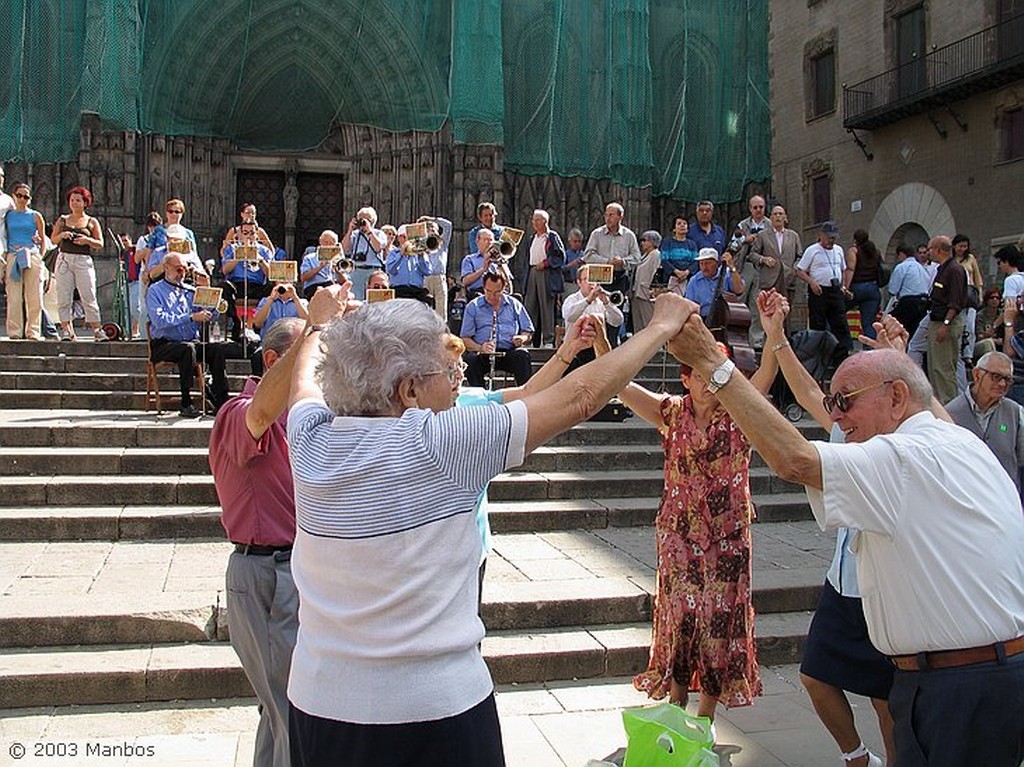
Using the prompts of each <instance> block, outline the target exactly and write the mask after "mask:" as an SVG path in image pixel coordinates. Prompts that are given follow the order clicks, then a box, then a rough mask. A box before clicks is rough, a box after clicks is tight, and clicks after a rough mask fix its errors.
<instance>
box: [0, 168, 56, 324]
mask: <svg viewBox="0 0 1024 767" xmlns="http://www.w3.org/2000/svg"><path fill="white" fill-rule="evenodd" d="M11 191H12V192H13V199H14V207H13V208H8V209H7V210H6V212H4V214H3V221H2V222H0V223H2V224H3V227H2V228H3V230H4V238H5V243H6V247H5V248H4V251H5V252H4V254H3V258H4V284H5V286H6V292H7V337H8V338H11V339H21V338H27V339H29V340H30V341H41V340H42V334H41V332H40V328H41V322H42V314H43V283H42V275H43V269H44V264H43V257H42V253H41V251H40V247H41V246H42V245H43V243H45V242H46V222H45V221H44V220H43V216H42V214H41V213H38V212H37V211H35V210H32V208H30V207H29V203H30V202H31V201H32V189H31V188H30V187H29V185H28V184H15V185H14V188H13V189H12V190H11Z"/></svg>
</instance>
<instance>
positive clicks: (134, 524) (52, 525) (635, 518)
mask: <svg viewBox="0 0 1024 767" xmlns="http://www.w3.org/2000/svg"><path fill="white" fill-rule="evenodd" d="M753 502H754V506H755V508H756V509H757V519H758V522H759V523H774V522H799V521H807V520H810V519H811V510H810V506H809V505H808V503H807V497H806V495H805V494H804V493H803V492H798V493H773V494H767V495H754V496H753ZM658 504H659V498H658V497H642V498H580V499H574V500H560V501H503V502H501V501H499V502H493V503H491V505H490V520H491V527H492V529H493V530H494V531H495V532H501V533H512V532H532V531H537V532H542V531H551V530H574V529H587V530H597V529H602V528H607V527H632V526H637V525H650V524H653V522H654V517H655V514H656V513H657V511H658ZM222 533H223V529H222V528H221V526H220V507H219V506H216V505H210V504H192V505H189V504H181V505H178V504H175V505H157V506H139V505H124V506H74V507H70V506H69V507H49V506H12V507H7V508H3V507H0V541H90V540H97V541H130V540H146V539H152V538H157V539H161V538H208V537H216V536H219V535H221V534H222Z"/></svg>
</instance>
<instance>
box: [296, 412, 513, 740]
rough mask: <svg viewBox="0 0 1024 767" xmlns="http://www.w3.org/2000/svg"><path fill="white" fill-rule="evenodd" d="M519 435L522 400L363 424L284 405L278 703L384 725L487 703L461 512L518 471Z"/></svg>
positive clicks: (488, 688) (468, 538)
mask: <svg viewBox="0 0 1024 767" xmlns="http://www.w3.org/2000/svg"><path fill="white" fill-rule="evenodd" d="M527 426H528V424H527V410H526V407H525V405H524V404H523V403H522V402H512V403H510V404H508V405H494V406H491V407H465V408H463V407H456V408H451V409H449V410H446V411H444V412H442V413H432V412H430V411H429V410H407V411H405V412H404V413H403V414H402V415H401V416H399V417H372V418H371V417H354V416H352V417H335V416H334V415H333V414H332V413H331V411H329V410H328V409H327V408H326V407H325V405H324V404H323V402H322V401H319V400H314V399H306V400H302V401H300V402H298V403H296V404H295V405H294V406H293V407H292V410H291V412H290V414H289V418H288V444H289V451H290V455H291V461H292V476H293V479H294V483H295V510H296V535H295V548H294V551H293V555H292V573H293V576H294V578H295V584H296V586H297V587H298V590H299V625H300V626H301V627H302V629H301V631H299V638H298V642H297V644H296V646H295V652H294V654H293V656H292V666H291V676H290V678H289V682H288V698H289V700H290V701H291V702H292V704H294V705H295V706H296V707H298V708H299V709H300V710H302V711H304V712H306V713H308V714H312V715H313V716H319V717H322V718H326V719H333V720H337V721H345V722H353V723H358V724H388V723H398V722H413V721H431V720H436V719H443V718H446V717H450V716H454V715H456V714H459V713H462V712H464V711H467V710H469V709H470V708H472V707H473V706H475V705H477V704H478V703H480V702H481V701H482V700H484V699H485V698H486V697H487V696H488V695H490V694H491V692H492V691H493V685H492V683H491V678H490V674H489V672H488V670H487V666H486V664H485V663H484V661H483V658H482V657H481V655H480V651H479V649H478V643H479V642H480V640H481V639H482V638H483V636H484V627H483V624H482V623H481V621H480V618H479V617H478V615H477V595H478V591H477V577H478V571H479V567H480V557H481V553H482V546H481V540H480V533H479V531H478V530H477V526H476V519H475V514H474V511H475V508H476V502H477V499H478V498H479V496H480V493H481V491H482V490H483V489H484V487H485V486H486V485H487V483H488V482H489V481H490V480H491V479H492V478H493V477H495V476H496V475H497V474H499V473H500V472H503V471H505V470H506V469H508V468H511V467H512V466H516V465H518V464H519V463H521V462H522V460H523V457H524V455H525V449H526V433H527ZM467 445H472V449H471V450H467ZM399 689H400V690H401V691H402V694H401V695H396V694H395V690H399ZM355 690H358V694H357V695H356V694H353V691H355Z"/></svg>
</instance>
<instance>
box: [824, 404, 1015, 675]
mask: <svg viewBox="0 0 1024 767" xmlns="http://www.w3.org/2000/svg"><path fill="white" fill-rule="evenodd" d="M812 444H813V445H814V447H815V449H817V451H818V455H819V457H820V459H821V476H822V483H823V489H822V490H815V489H813V488H808V489H807V497H808V499H809V501H810V504H811V510H812V511H813V512H814V516H815V518H816V519H817V520H818V523H819V524H820V525H821V526H822V527H823V528H825V527H849V528H852V529H855V530H858V531H860V532H859V534H858V536H857V546H856V554H857V575H858V579H859V581H860V590H861V598H862V600H863V605H864V617H865V618H866V619H867V624H868V633H869V635H870V637H871V643H872V644H873V645H874V646H875V647H877V648H878V649H879V651H881V652H883V653H885V654H887V655H904V654H913V653H918V652H926V651H934V650H955V649H960V648H965V647H979V646H983V645H989V644H992V643H993V642H999V641H1004V640H1008V639H1013V638H1015V637H1018V636H1020V635H1021V634H1024V516H1022V515H1021V507H1020V499H1019V498H1018V497H1017V492H1016V489H1015V488H1014V486H1013V482H1011V481H1010V478H1009V477H1007V476H1006V472H1004V471H1003V468H1002V467H1001V466H1000V465H999V462H998V461H997V460H996V458H995V456H994V455H992V453H991V451H990V450H989V449H988V448H987V447H986V446H985V444H984V443H983V442H982V441H981V440H979V439H978V438H977V437H975V436H974V435H973V434H971V433H970V432H969V431H967V430H966V429H962V428H960V427H959V426H955V425H953V424H950V423H947V422H945V421H940V420H938V419H936V418H935V417H934V416H933V415H932V414H931V413H929V412H922V413H917V414H915V415H913V416H911V417H910V418H907V419H906V420H905V421H903V423H901V424H900V425H899V427H898V428H897V429H896V431H895V432H893V433H891V434H884V435H878V436H875V437H872V438H871V439H869V440H867V441H866V442H862V443H858V444H845V445H833V444H828V443H824V442H813V443H812Z"/></svg>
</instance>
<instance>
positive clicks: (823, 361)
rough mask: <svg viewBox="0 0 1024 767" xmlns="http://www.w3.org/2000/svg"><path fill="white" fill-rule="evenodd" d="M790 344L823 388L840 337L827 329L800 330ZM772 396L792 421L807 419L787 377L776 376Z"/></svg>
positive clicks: (778, 406)
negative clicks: (837, 337) (787, 381)
mask: <svg viewBox="0 0 1024 767" xmlns="http://www.w3.org/2000/svg"><path fill="white" fill-rule="evenodd" d="M789 344H790V346H792V347H793V352H794V353H795V354H796V357H797V359H798V360H800V364H802V365H803V366H804V369H805V370H806V371H807V372H808V373H810V374H811V377H812V378H814V380H815V381H817V382H818V384H819V385H822V384H823V383H824V381H825V376H826V375H827V374H828V371H829V366H830V364H831V362H832V355H833V354H835V351H836V347H837V346H838V345H839V342H838V341H837V340H836V337H835V336H834V335H832V334H831V333H830V332H828V331H827V330H800V331H797V332H796V333H794V334H793V336H792V338H790V339H789ZM822 388H824V387H822ZM771 394H772V401H773V402H774V403H775V406H776V407H777V408H778V409H779V412H781V413H782V414H783V415H784V416H786V418H788V419H789V420H790V421H792V422H793V423H796V422H797V421H799V420H800V419H801V418H803V417H804V409H803V408H802V407H800V405H798V404H797V402H796V398H795V397H794V396H793V391H792V389H790V388H789V384H788V383H786V379H785V378H784V377H783V376H781V375H779V376H776V378H775V383H774V384H772V389H771Z"/></svg>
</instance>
